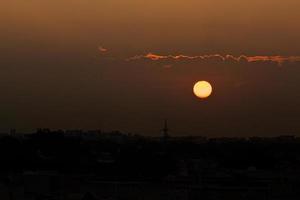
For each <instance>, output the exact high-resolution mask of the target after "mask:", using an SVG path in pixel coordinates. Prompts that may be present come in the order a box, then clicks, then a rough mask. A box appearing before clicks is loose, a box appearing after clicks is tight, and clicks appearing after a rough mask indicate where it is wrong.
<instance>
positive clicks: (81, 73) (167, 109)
mask: <svg viewBox="0 0 300 200" xmlns="http://www.w3.org/2000/svg"><path fill="white" fill-rule="evenodd" d="M299 8H300V1H299V0H285V1H282V0H264V1H262V0H252V1H249V0H244V1H240V0H239V1H238V0H222V1H221V0H185V1H179V0H164V1H162V0H152V1H141V0H122V1H121V0H72V1H70V0H51V1H50V0H43V1H40V0H26V1H25V0H4V2H1V7H0V23H1V27H0V42H1V48H0V57H1V59H0V80H1V84H0V94H1V98H0V110H1V111H2V112H1V113H0V120H1V121H2V122H3V123H1V124H0V131H1V130H8V129H10V128H17V129H20V130H31V129H34V128H37V127H50V128H84V129H89V128H103V129H104V130H112V129H120V130H124V131H133V132H140V133H146V134H159V130H160V128H161V122H162V120H163V119H164V118H169V120H170V125H171V126H172V130H173V133H174V134H181V133H186V134H187V133H191V134H200V133H201V134H204V135H209V136H222V135H223V136H224V135H242V136H243V135H253V134H254V135H271V134H273V135H275V134H281V133H291V132H292V133H298V132H300V126H299V120H300V119H299V116H300V110H299V108H300V103H299V102H300V96H299V94H300V88H299V87H298V86H299V85H300V79H299V74H300V67H299V62H298V61H297V62H285V63H284V64H282V65H278V63H277V62H273V63H272V62H263V61H260V62H251V63H247V62H232V61H231V60H226V61H225V62H219V61H218V60H216V59H205V60H199V59H196V60H184V59H180V60H179V61H178V60H176V59H170V57H168V58H167V59H159V60H155V61H153V60H151V59H144V57H145V56H146V55H147V54H148V55H149V53H152V55H156V56H169V55H172V56H176V55H184V56H187V57H193V56H201V55H210V54H218V55H221V56H226V55H233V56H235V57H239V56H240V55H245V56H249V58H255V59H257V58H260V59H262V58H276V59H277V58H280V59H287V60H289V59H290V58H293V59H292V60H294V58H297V59H298V58H299V56H300V40H299V35H300V12H299ZM136 55H138V56H140V57H141V58H143V59H136V60H134V61H131V62H128V61H126V59H128V58H131V57H133V56H136ZM143 56H144V57H143ZM172 56H171V58H172ZM261 56H263V57H261ZM268 56H279V57H268ZM291 56H294V57H291ZM165 66H167V67H165ZM198 80H208V81H210V82H211V83H212V85H213V87H214V93H213V95H212V97H210V98H209V101H205V102H199V101H198V100H197V99H195V97H194V96H193V94H192V86H193V84H194V83H195V82H196V81H198Z"/></svg>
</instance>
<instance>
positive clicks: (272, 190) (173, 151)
mask: <svg viewBox="0 0 300 200" xmlns="http://www.w3.org/2000/svg"><path fill="white" fill-rule="evenodd" d="M0 160H1V165H0V199H9V200H15V199H21V200H23V199H24V200H27V199H28V200H35V199H51V200H56V199H57V200H59V199H67V200H77V199H78V200H89V199H99V200H100V199H149V200H151V199H174V200H175V199H182V200H186V199H201V198H204V199H231V200H232V199H239V200H240V199H253V198H256V199H282V200H287V199H297V197H299V196H300V191H299V189H298V188H299V187H300V138H299V137H295V136H278V137H272V138H264V137H249V138H229V137H223V138H208V137H203V136H182V137H172V135H171V134H170V133H169V128H168V125H167V121H165V123H164V127H163V128H162V131H161V136H160V137H149V136H142V135H133V134H126V133H121V132H118V131H114V132H103V131H100V130H93V131H83V130H50V129H38V130H37V131H36V132H34V133H30V134H22V133H18V132H17V131H16V130H12V131H11V132H10V133H7V134H2V135H1V136H0Z"/></svg>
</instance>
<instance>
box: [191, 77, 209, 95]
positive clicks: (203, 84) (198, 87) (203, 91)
mask: <svg viewBox="0 0 300 200" xmlns="http://www.w3.org/2000/svg"><path fill="white" fill-rule="evenodd" d="M193 91H194V94H195V95H196V96H197V97H199V98H201V99H204V98H207V97H209V96H210V95H211V93H212V86H211V84H210V83H209V82H207V81H198V82H197V83H196V84H195V85H194V88H193Z"/></svg>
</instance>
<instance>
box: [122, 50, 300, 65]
mask: <svg viewBox="0 0 300 200" xmlns="http://www.w3.org/2000/svg"><path fill="white" fill-rule="evenodd" d="M210 58H218V59H220V60H223V61H226V60H233V61H236V62H240V61H242V60H244V61H246V62H275V63H277V64H279V65H281V64H282V63H284V62H300V56H260V55H259V56H246V55H240V56H233V55H225V56H223V55H221V54H209V55H196V56H188V55H182V54H181V55H159V54H153V53H148V54H146V55H136V56H133V57H131V58H128V59H127V61H132V60H140V59H149V60H152V61H158V60H164V59H173V60H207V59H210Z"/></svg>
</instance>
